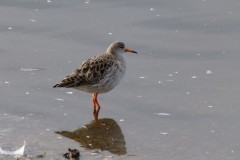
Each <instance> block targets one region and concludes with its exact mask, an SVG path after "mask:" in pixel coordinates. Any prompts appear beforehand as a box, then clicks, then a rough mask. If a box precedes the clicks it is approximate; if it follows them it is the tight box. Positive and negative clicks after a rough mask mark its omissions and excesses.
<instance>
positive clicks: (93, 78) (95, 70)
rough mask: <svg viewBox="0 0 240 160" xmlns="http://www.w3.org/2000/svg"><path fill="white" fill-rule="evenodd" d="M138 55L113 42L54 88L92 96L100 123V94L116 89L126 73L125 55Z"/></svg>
mask: <svg viewBox="0 0 240 160" xmlns="http://www.w3.org/2000/svg"><path fill="white" fill-rule="evenodd" d="M125 52H128V53H137V52H136V51H134V50H132V49H129V48H126V47H125V44H124V43H123V42H120V41H115V42H112V43H111V44H110V45H109V46H108V48H107V50H106V52H105V53H102V54H100V55H97V56H93V57H91V58H89V59H87V60H86V61H84V62H82V64H81V65H80V66H79V67H78V68H77V69H76V70H75V71H74V72H72V73H71V74H69V75H68V76H66V77H65V78H64V79H63V80H61V81H59V82H57V83H56V84H55V85H54V86H53V88H56V87H65V88H74V89H77V90H80V91H85V92H88V93H91V94H92V103H93V116H94V119H95V121H98V115H99V111H100V109H101V106H100V104H99V102H98V94H102V93H106V92H109V91H111V90H112V89H113V88H115V87H116V86H117V85H118V84H119V82H120V81H121V79H122V78H123V76H124V75H125V72H126V61H125V58H124V53H125Z"/></svg>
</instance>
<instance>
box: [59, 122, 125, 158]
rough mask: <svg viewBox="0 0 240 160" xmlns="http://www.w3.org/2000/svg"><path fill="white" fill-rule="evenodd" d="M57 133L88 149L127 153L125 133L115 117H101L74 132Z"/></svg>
mask: <svg viewBox="0 0 240 160" xmlns="http://www.w3.org/2000/svg"><path fill="white" fill-rule="evenodd" d="M56 133H57V134H60V135H62V136H64V137H67V138H70V139H73V140H75V141H77V142H79V143H80V144H81V145H83V147H84V148H86V149H101V150H107V151H109V152H111V153H113V154H118V155H124V154H127V150H126V146H125V145H126V142H125V140H124V135H123V134H122V131H121V128H120V127H119V125H118V124H117V122H116V121H114V120H113V119H107V118H104V119H99V120H98V121H97V122H96V121H92V122H91V123H89V124H86V125H85V126H83V127H82V128H79V129H77V130H75V131H73V132H69V131H58V132H56Z"/></svg>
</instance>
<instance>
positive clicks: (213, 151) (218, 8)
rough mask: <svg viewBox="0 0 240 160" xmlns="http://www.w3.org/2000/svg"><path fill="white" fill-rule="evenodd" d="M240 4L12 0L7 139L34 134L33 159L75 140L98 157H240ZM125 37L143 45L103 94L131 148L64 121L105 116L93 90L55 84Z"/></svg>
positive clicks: (2, 73)
mask: <svg viewBox="0 0 240 160" xmlns="http://www.w3.org/2000/svg"><path fill="white" fill-rule="evenodd" d="M239 5H240V2H238V1H235V0H228V1H224V0H211V1H210V0H191V1H190V0H182V1H178V0H173V1H169V0H140V1H137V0H132V1H109V0H100V1H99V0H98V1H93V0H87V1H75V0H68V1H65V0H51V1H50V0H48V1H47V0H34V1H32V0H11V1H9V0H1V1H0V14H1V18H0V36H1V38H0V55H1V59H0V87H1V90H0V99H1V105H0V120H1V123H0V146H1V147H5V148H11V149H13V150H14V149H16V148H19V147H21V146H22V144H23V141H24V140H25V141H26V142H27V145H26V152H25V153H26V154H28V155H29V157H30V156H32V157H33V159H38V158H37V155H41V154H44V153H45V154H46V155H45V157H44V158H42V159H62V154H63V153H65V152H66V151H67V149H68V148H77V149H79V150H80V152H81V155H82V156H81V159H96V160H102V159H104V158H106V159H116V160H118V159H129V160H135V159H137V160H145V159H146V160H155V159H171V160H186V159H188V160H199V159H200V160H207V159H211V160H235V159H239V157H240V152H239V149H240V145H239V143H238V139H239V138H240V136H239V132H240V124H239V121H240V118H239V117H240V112H239V111H240V108H239V102H240V98H239V95H240V94H239V89H240V87H239V85H238V84H239V78H240V75H239V72H238V71H237V70H238V68H239V66H240V65H239V58H240V55H239V51H240V48H239V40H240V38H239V37H240V35H239V34H240V32H239V31H240V28H239V26H240V22H239V15H240V11H239ZM115 40H122V41H124V42H125V44H126V46H127V47H129V48H131V49H134V50H136V51H138V52H139V54H138V55H135V54H132V55H131V54H127V55H126V59H127V73H126V75H125V77H124V79H123V81H122V82H121V83H120V84H119V86H118V87H117V88H116V89H114V90H113V91H111V92H109V93H106V94H103V95H100V96H99V101H100V103H101V105H102V109H101V112H100V118H101V119H109V120H111V122H114V124H116V125H115V126H117V127H118V129H117V131H118V133H120V135H122V136H118V138H116V140H120V142H122V143H120V146H122V148H125V149H126V154H119V153H118V154H115V153H116V152H111V150H110V149H109V150H108V149H106V148H103V147H93V148H92V149H91V148H90V149H89V148H86V147H85V146H84V144H79V143H78V142H81V143H83V142H82V140H79V141H76V140H72V138H65V136H61V135H59V134H56V133H55V132H58V131H66V132H68V133H72V132H74V131H77V130H78V129H79V128H82V127H84V126H85V127H86V126H88V125H90V126H91V121H92V120H93V116H92V106H91V105H92V104H91V95H90V94H87V93H83V92H79V91H76V90H73V89H53V88H52V86H53V85H54V84H55V82H57V81H58V80H61V79H62V78H63V77H64V76H66V75H67V74H69V73H70V72H72V71H73V70H74V69H75V68H76V67H77V66H78V65H79V64H80V63H81V62H82V61H83V60H85V59H86V58H88V57H91V56H93V55H96V54H99V53H101V52H104V51H105V50H106V47H107V46H108V45H109V44H110V43H111V42H112V41H115ZM84 134H85V133H84ZM87 134H90V133H87ZM109 134H111V133H109ZM91 135H94V132H92V133H91ZM112 135H113V136H114V135H115V136H116V133H113V134H112ZM102 136H103V137H101V136H100V138H99V135H96V137H98V138H99V139H101V140H103V142H104V135H102ZM66 137H67V136H66ZM80 137H82V136H80ZM119 137H122V138H119ZM82 138H83V137H82ZM98 138H97V139H98ZM87 142H88V141H87ZM91 142H92V141H91ZM98 142H99V143H100V142H101V141H100V140H99V141H98ZM110 148H111V149H113V148H112V147H110ZM115 151H116V150H115ZM121 153H125V152H121ZM0 158H1V159H16V158H14V157H12V156H3V155H0Z"/></svg>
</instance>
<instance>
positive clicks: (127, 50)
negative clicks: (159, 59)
mask: <svg viewBox="0 0 240 160" xmlns="http://www.w3.org/2000/svg"><path fill="white" fill-rule="evenodd" d="M125 52H131V53H137V52H136V51H133V50H131V49H128V48H126V49H125Z"/></svg>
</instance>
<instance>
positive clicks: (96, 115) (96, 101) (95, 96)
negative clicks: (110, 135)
mask: <svg viewBox="0 0 240 160" xmlns="http://www.w3.org/2000/svg"><path fill="white" fill-rule="evenodd" d="M97 96H98V93H94V94H93V106H94V110H93V115H94V118H95V120H98V114H99V111H100V109H101V107H100V105H99V103H98V99H97ZM96 107H97V109H96Z"/></svg>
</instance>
